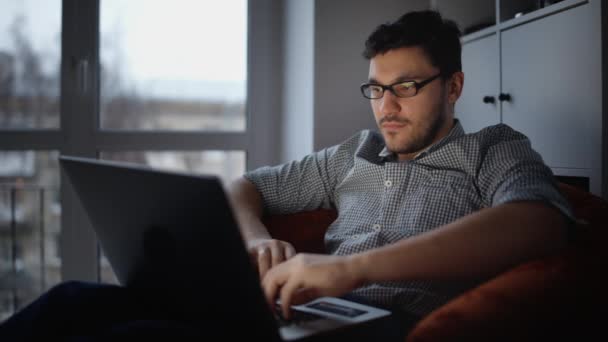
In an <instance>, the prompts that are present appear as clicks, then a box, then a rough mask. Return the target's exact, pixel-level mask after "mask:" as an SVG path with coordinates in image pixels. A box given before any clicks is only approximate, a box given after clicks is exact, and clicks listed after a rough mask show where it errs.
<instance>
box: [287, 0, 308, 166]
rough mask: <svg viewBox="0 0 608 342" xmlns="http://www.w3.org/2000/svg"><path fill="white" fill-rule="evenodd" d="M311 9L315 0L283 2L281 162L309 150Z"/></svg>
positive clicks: (304, 153) (288, 0) (297, 156)
mask: <svg viewBox="0 0 608 342" xmlns="http://www.w3.org/2000/svg"><path fill="white" fill-rule="evenodd" d="M314 8H315V2H314V1H308V0H306V1H302V0H286V1H285V3H284V10H283V18H284V22H283V87H282V89H283V101H282V108H281V109H282V114H283V115H282V118H281V119H282V125H281V127H282V131H281V133H282V141H283V142H284V143H283V145H282V146H283V148H282V149H281V151H280V153H281V156H280V159H281V161H288V160H290V159H295V158H299V157H301V156H304V155H306V154H308V153H310V152H312V146H313V134H312V132H313V103H314V97H313V87H314V84H313V81H314V77H313V72H314V58H313V57H314V21H315V20H314V15H315V14H314Z"/></svg>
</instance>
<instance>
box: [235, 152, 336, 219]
mask: <svg viewBox="0 0 608 342" xmlns="http://www.w3.org/2000/svg"><path fill="white" fill-rule="evenodd" d="M337 149H338V146H334V147H331V148H327V149H324V150H321V151H319V152H316V153H313V154H310V155H308V156H306V157H304V158H303V159H301V160H298V161H292V162H289V163H286V164H283V165H278V166H273V167H268V166H267V167H262V168H259V169H256V170H254V171H251V172H248V173H246V174H245V175H244V177H245V178H246V179H247V180H249V181H250V182H252V183H253V184H254V185H255V187H256V188H257V190H258V191H259V193H260V194H261V196H262V202H263V206H264V210H265V213H267V214H289V213H295V212H300V211H308V210H314V209H318V208H330V207H331V206H332V202H333V194H332V192H333V191H332V190H333V188H334V186H335V182H334V180H335V165H334V163H333V160H332V157H333V155H334V154H335V153H336V150H337Z"/></svg>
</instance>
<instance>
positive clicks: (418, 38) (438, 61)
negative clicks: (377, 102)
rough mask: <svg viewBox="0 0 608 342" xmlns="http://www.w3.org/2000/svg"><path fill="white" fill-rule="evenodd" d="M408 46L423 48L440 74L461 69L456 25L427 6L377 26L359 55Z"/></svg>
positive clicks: (444, 76) (371, 55)
mask: <svg viewBox="0 0 608 342" xmlns="http://www.w3.org/2000/svg"><path fill="white" fill-rule="evenodd" d="M412 46H419V47H421V48H422V49H423V50H424V51H425V53H426V54H427V55H428V57H429V59H430V61H431V63H432V64H433V65H434V66H436V67H438V68H439V70H440V72H441V75H442V77H443V78H447V77H449V76H451V75H452V74H453V73H455V72H457V71H461V70H462V62H461V46H460V29H459V28H458V25H457V24H456V23H455V22H453V21H451V20H448V19H443V18H442V17H441V14H439V13H438V12H436V11H430V10H428V11H418V12H410V13H406V14H404V15H403V16H401V17H400V18H399V19H398V20H397V21H395V22H392V23H387V24H382V25H380V26H378V27H377V28H376V29H375V30H374V32H372V34H371V35H370V36H369V37H368V38H367V41H366V42H365V51H364V52H363V56H364V57H365V58H367V59H372V58H374V57H375V56H376V55H378V54H384V53H386V52H388V51H389V50H393V49H398V48H402V47H412Z"/></svg>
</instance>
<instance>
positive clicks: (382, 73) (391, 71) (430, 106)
mask: <svg viewBox="0 0 608 342" xmlns="http://www.w3.org/2000/svg"><path fill="white" fill-rule="evenodd" d="M438 73H439V69H438V68H437V67H435V66H433V65H432V64H431V62H430V61H429V59H428V57H427V56H426V54H425V53H424V51H423V50H422V49H421V48H419V47H405V48H399V49H395V50H389V51H388V52H386V53H385V54H379V55H376V56H375V57H374V58H372V59H371V61H370V67H369V82H370V83H377V84H381V85H389V84H393V83H396V82H401V81H416V82H420V81H424V80H426V79H428V78H430V77H432V76H435V75H437V74H438ZM449 93H450V91H449V82H446V81H444V80H443V79H442V78H437V79H435V80H433V81H432V82H430V83H429V84H427V85H425V86H424V87H423V88H421V89H420V90H419V91H418V93H417V95H415V96H413V97H408V98H400V97H397V96H395V94H393V93H392V92H391V91H389V90H386V91H385V92H384V96H383V97H382V98H380V99H376V100H370V102H371V105H372V110H373V111H374V116H375V119H376V123H377V124H378V127H379V128H380V131H381V132H382V135H383V137H384V140H385V142H386V146H387V147H388V149H389V150H390V151H391V152H395V153H397V155H398V156H399V160H409V159H412V158H413V157H414V156H415V155H416V154H417V153H418V152H420V151H421V150H423V149H424V148H426V147H427V146H429V145H431V144H432V143H434V142H436V141H438V140H439V139H441V138H442V137H444V136H445V135H447V134H448V133H449V131H450V129H451V128H452V122H453V113H452V109H451V108H452V105H453V102H455V99H453V102H452V101H451V100H452V96H449ZM458 93H459V92H458ZM456 98H457V96H456Z"/></svg>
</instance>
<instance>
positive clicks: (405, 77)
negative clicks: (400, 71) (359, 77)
mask: <svg viewBox="0 0 608 342" xmlns="http://www.w3.org/2000/svg"><path fill="white" fill-rule="evenodd" d="M419 78H420V77H418V76H415V75H401V76H399V77H397V78H395V79H393V81H392V82H390V83H389V84H395V83H400V82H406V81H413V80H415V79H419ZM367 82H368V83H373V84H381V83H380V82H378V80H376V79H375V78H373V77H370V78H369V79H368V80H367Z"/></svg>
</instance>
